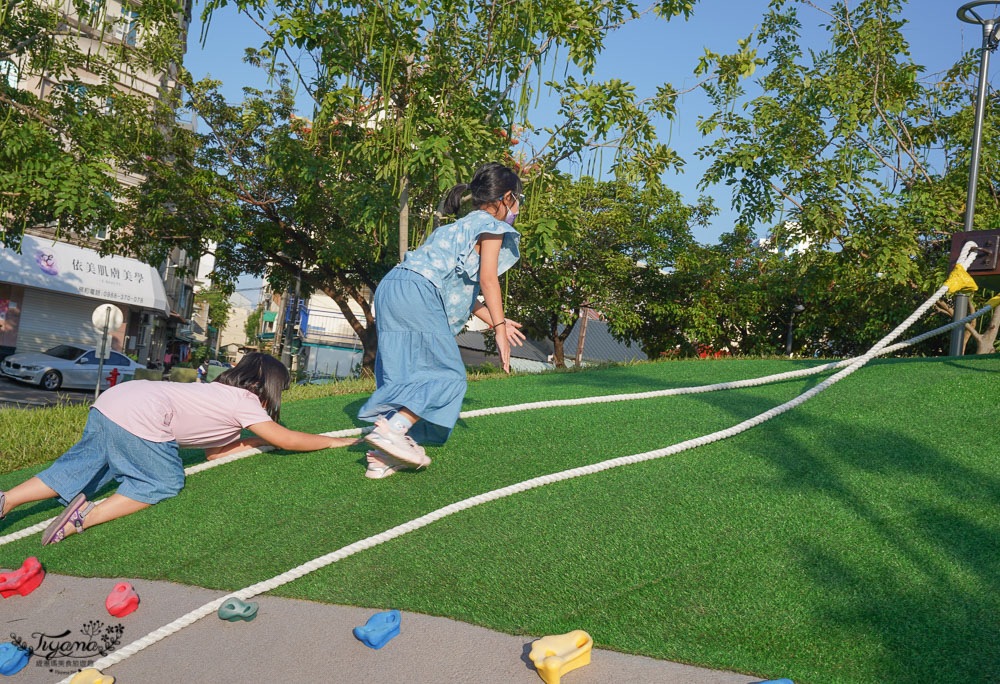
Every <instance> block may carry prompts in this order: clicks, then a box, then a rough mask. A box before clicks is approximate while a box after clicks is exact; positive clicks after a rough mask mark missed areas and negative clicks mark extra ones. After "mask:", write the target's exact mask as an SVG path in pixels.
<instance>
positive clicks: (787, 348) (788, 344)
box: [785, 304, 806, 356]
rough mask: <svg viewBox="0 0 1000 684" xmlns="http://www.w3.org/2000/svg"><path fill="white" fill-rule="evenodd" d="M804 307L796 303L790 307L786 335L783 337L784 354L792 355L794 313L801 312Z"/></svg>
mask: <svg viewBox="0 0 1000 684" xmlns="http://www.w3.org/2000/svg"><path fill="white" fill-rule="evenodd" d="M805 310H806V307H804V306H802V305H801V304H796V305H795V306H794V307H793V308H792V315H791V316H789V317H788V335H787V336H786V337H785V356H791V355H792V330H794V328H795V314H798V313H802V312H803V311H805Z"/></svg>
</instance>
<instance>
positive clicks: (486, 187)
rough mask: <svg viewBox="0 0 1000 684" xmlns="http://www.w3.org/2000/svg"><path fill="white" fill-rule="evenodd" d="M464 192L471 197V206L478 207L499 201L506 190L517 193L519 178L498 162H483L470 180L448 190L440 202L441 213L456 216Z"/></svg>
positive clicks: (519, 190) (519, 184) (519, 183)
mask: <svg viewBox="0 0 1000 684" xmlns="http://www.w3.org/2000/svg"><path fill="white" fill-rule="evenodd" d="M466 192H468V193H469V195H470V196H471V197H472V206H474V207H476V208H477V209H479V208H482V207H483V205H487V204H491V203H493V202H499V201H500V200H501V199H503V196H504V195H506V194H507V193H508V192H512V193H514V194H515V195H519V194H520V193H521V179H520V178H518V176H517V174H516V173H514V171H513V170H511V169H509V168H507V167H506V166H504V165H503V164H500V163H498V162H489V163H486V164H483V165H482V166H480V167H479V168H478V169H476V172H475V173H474V174H473V175H472V180H471V181H469V182H468V183H460V184H458V185H456V186H455V187H453V188H452V189H451V190H449V191H448V196H447V197H446V198H445V200H444V202H442V203H441V213H442V214H443V215H444V216H457V215H458V210H459V208H460V207H461V204H462V197H463V196H464V195H465V193H466Z"/></svg>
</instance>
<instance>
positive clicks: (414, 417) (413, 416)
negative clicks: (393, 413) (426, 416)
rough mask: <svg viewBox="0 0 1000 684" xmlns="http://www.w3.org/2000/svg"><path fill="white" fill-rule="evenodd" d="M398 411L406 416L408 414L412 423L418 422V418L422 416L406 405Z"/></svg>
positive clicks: (407, 417)
mask: <svg viewBox="0 0 1000 684" xmlns="http://www.w3.org/2000/svg"><path fill="white" fill-rule="evenodd" d="M397 413H402V414H403V415H404V416H406V419H407V420H408V421H410V423H411V424H412V423H416V422H417V421H418V420H420V416H418V415H417V414H416V413H414V412H413V411H411V410H410V409H408V408H406V407H405V406H404V407H403V408H401V409H399V411H397Z"/></svg>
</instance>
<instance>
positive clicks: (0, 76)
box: [0, 60, 20, 90]
mask: <svg viewBox="0 0 1000 684" xmlns="http://www.w3.org/2000/svg"><path fill="white" fill-rule="evenodd" d="M19 76H20V74H19V72H18V70H17V66H16V65H15V64H14V63H13V62H11V61H8V60H0V81H7V85H9V86H10V87H11V89H12V90H16V89H17V82H18V78H19Z"/></svg>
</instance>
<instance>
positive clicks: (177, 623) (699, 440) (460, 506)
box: [59, 243, 974, 684]
mask: <svg viewBox="0 0 1000 684" xmlns="http://www.w3.org/2000/svg"><path fill="white" fill-rule="evenodd" d="M973 246H974V245H973ZM969 249H971V248H970V246H969V243H966V247H965V249H963V251H962V256H961V258H960V259H959V263H961V264H962V265H963V266H966V265H967V264H966V263H965V257H966V256H967V254H968V251H969ZM969 260H970V261H971V258H970V259H969ZM947 292H948V286H946V285H945V286H942V287H941V288H940V289H938V291H937V292H935V293H934V294H933V295H932V296H931V297H930V298H929V299H928V300H927V301H926V302H924V303H923V304H922V305H921V306H920V307H919V308H917V310H916V311H914V312H913V313H912V314H911V315H910V317H909V318H907V319H906V320H905V321H903V322H902V323H900V324H899V325H898V326H897V327H896V328H895V329H894V330H893V331H892V332H891V333H889V334H888V335H886V336H885V337H884V338H882V339H881V340H880V341H879V342H878V343H876V344H875V346H874V347H872V348H871V349H869V350H868V352H866V353H865V354H864V355H862V356H860V357H858V358H857V359H855V360H853V361H852V362H851V363H850V365H848V366H847V367H846V368H844V369H843V370H841V371H840V372H839V373H836V374H835V375H833V376H831V377H829V378H827V379H826V380H824V381H823V382H821V383H820V384H818V385H816V386H815V387H813V388H812V389H810V390H808V391H806V392H803V393H802V394H800V395H799V396H797V397H795V398H794V399H792V400H790V401H786V402H785V403H784V404H781V405H780V406H776V407H774V408H772V409H770V410H769V411H765V412H764V413H761V414H759V415H757V416H754V417H753V418H750V419H748V420H745V421H743V422H742V423H739V424H737V425H734V426H733V427H730V428H727V429H725V430H719V431H718V432H713V433H712V434H710V435H705V436H703V437H696V438H694V439H689V440H686V441H684V442H679V443H677V444H674V445H672V446H668V447H665V448H663V449H657V450H655V451H647V452H645V453H641V454H633V455H631V456H620V457H618V458H612V459H608V460H606V461H601V462H600V463H594V464H591V465H586V466H581V467H578V468H571V469H569V470H563V471H561V472H558V473H553V474H551V475H542V476H540V477H535V478H532V479H530V480H524V481H523V482H518V483H517V484H513V485H509V486H507V487H502V488H500V489H494V490H493V491H490V492H486V493H485V494H478V495H476V496H471V497H469V498H467V499H463V500H461V501H458V502H456V503H453V504H449V505H447V506H444V507H443V508H439V509H437V510H435V511H431V512H430V513H427V514H425V515H422V516H420V517H419V518H415V519H413V520H410V521H408V522H405V523H403V524H401V525H397V526H395V527H393V528H390V529H388V530H386V531H385V532H381V533H379V534H375V535H372V536H370V537H367V538H366V539H362V540H360V541H356V542H354V543H353V544H349V545H347V546H344V547H342V548H340V549H337V550H336V551H333V552H331V553H328V554H326V555H324V556H320V557H319V558H315V559H313V560H311V561H308V562H306V563H303V564H302V565H299V566H297V567H294V568H292V569H291V570H288V571H286V572H283V573H281V574H280V575H277V576H275V577H272V578H271V579H268V580H264V581H262V582H258V583H257V584H254V585H251V586H249V587H246V588H244V589H240V590H239V591H236V592H233V593H230V594H226V595H225V596H222V597H220V598H217V599H215V600H213V601H211V602H209V603H206V604H205V605H203V606H201V607H200V608H197V609H195V610H193V611H191V612H190V613H188V614H186V615H183V616H181V617H180V618H178V619H176V620H174V621H173V622H171V623H169V624H167V625H164V626H163V627H161V628H159V629H157V630H154V631H152V632H150V633H149V634H147V635H146V636H144V637H142V638H140V639H137V640H135V641H133V642H132V643H130V644H128V645H127V646H125V647H123V648H122V649H121V650H119V651H115V652H113V653H110V654H108V655H107V656H105V657H104V658H101V659H100V660H98V661H97V662H95V663H94V665H93V667H94V668H96V669H98V670H101V671H103V670H105V669H107V668H109V667H111V666H113V665H115V664H116V663H119V662H121V661H122V660H124V659H125V658H128V657H129V656H131V655H134V654H135V653H138V652H139V651H141V650H142V649H144V648H147V647H148V646H152V645H153V644H155V643H157V642H158V641H160V640H162V639H165V638H166V637H168V636H170V635H171V634H174V633H175V632H178V631H180V630H181V629H183V628H184V627H187V626H188V625H190V624H192V623H194V622H195V621H197V620H200V619H201V618H203V617H205V616H207V615H209V614H211V613H213V612H215V611H217V610H218V608H219V606H221V605H222V604H223V603H224V602H225V601H226V600H227V599H229V598H230V597H234V596H235V597H236V598H239V599H241V600H244V601H246V600H248V599H250V598H253V597H254V596H257V595H258V594H262V593H264V592H267V591H271V590H273V589H276V588H277V587H280V586H282V585H283V584H287V583H289V582H291V581H293V580H296V579H298V578H300V577H302V576H304V575H307V574H309V573H311V572H313V571H315V570H319V569H320V568H324V567H326V566H327V565H331V564H332V563H336V562H337V561H340V560H343V559H344V558H347V557H349V556H352V555H354V554H356V553H358V552H360V551H364V550H366V549H370V548H372V547H373V546H377V545H379V544H383V543H385V542H387V541H389V540H391V539H395V538H396V537H399V536H402V535H404V534H406V533H407V532H413V531H414V530H419V529H420V528H421V527H426V526H427V525H430V524H431V523H433V522H436V521H438V520H440V519H441V518H444V517H447V516H449V515H452V514H454V513H458V512H459V511H464V510H466V509H468V508H472V507H473V506H478V505H480V504H484V503H487V502H489V501H496V500H497V499H502V498H504V497H508V496H511V495H513V494H518V493H521V492H525V491H528V490H529V489H534V488H536V487H541V486H544V485H548V484H553V483H555V482H561V481H563V480H569V479H572V478H575V477H580V476H582V475H592V474H594V473H599V472H602V471H604V470H609V469H611V468H617V467H619V466H623V465H631V464H634V463H641V462H643V461H650V460H653V459H657V458H663V457H664V456H670V455H673V454H677V453H680V452H682V451H686V450H688V449H693V448H695V447H699V446H704V445H706V444H711V443H712V442H716V441H719V440H722V439H727V438H729V437H733V436H735V435H738V434H740V433H741V432H745V431H746V430H749V429H750V428H752V427H755V426H757V425H760V424H761V423H763V422H765V421H768V420H770V419H771V418H774V417H775V416H779V415H781V414H782V413H785V412H786V411H790V410H791V409H793V408H795V407H796V406H798V405H800V404H802V403H804V402H806V401H808V400H809V399H811V398H812V397H814V396H816V395H817V394H819V393H820V392H822V391H823V390H825V389H826V388H827V387H830V386H831V385H833V384H835V383H837V382H839V381H840V380H842V379H844V378H846V377H847V376H848V375H850V374H851V373H853V372H854V371H856V370H858V369H859V368H861V367H862V366H864V365H865V364H866V363H868V361H870V360H871V359H873V358H874V357H875V356H877V355H878V354H879V353H880V352H881V351H883V350H885V349H886V348H887V347H888V345H889V344H890V343H891V342H892V341H893V340H894V339H896V338H897V337H899V335H901V334H902V333H903V332H904V331H905V330H906V329H907V328H909V327H910V326H911V325H913V323H914V322H915V321H916V320H917V319H919V318H920V317H921V316H922V315H923V314H924V313H925V312H926V311H927V309H929V308H930V307H931V306H933V305H934V303H935V302H937V301H938V300H939V299H940V298H941V297H943V296H944V295H945V294H946V293H947ZM70 679H72V677H67V678H66V679H64V680H62V681H61V682H59V684H69V682H70Z"/></svg>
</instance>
